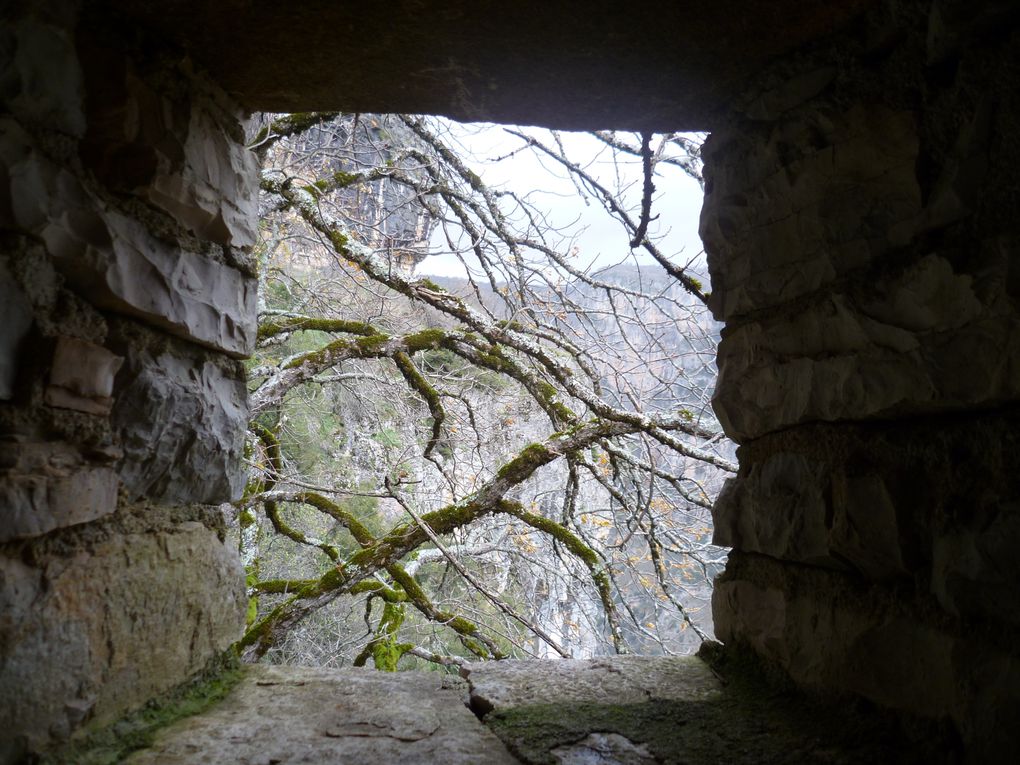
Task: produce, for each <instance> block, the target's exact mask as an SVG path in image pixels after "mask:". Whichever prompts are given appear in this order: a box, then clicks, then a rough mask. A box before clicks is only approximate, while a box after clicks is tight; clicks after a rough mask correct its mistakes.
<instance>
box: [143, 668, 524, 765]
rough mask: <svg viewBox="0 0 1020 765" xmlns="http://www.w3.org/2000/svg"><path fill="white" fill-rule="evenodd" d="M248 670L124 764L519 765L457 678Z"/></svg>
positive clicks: (368, 672)
mask: <svg viewBox="0 0 1020 765" xmlns="http://www.w3.org/2000/svg"><path fill="white" fill-rule="evenodd" d="M247 672H248V675H247V677H246V678H245V679H244V680H243V681H242V682H241V683H240V685H238V686H237V687H236V688H235V689H234V691H233V692H232V693H231V695H230V696H229V697H228V698H227V699H225V700H224V701H223V702H220V703H219V704H217V705H216V706H215V707H214V708H212V709H210V710H209V711H208V712H206V713H204V714H202V715H200V716H197V717H191V718H188V719H185V720H182V721H180V722H178V723H176V724H174V725H171V726H170V727H168V728H166V729H164V730H163V731H162V732H161V733H159V734H158V735H157V737H156V740H155V742H154V743H153V745H152V747H151V748H150V749H146V750H143V751H141V752H138V753H136V754H134V755H132V756H131V757H129V758H128V759H127V760H126V761H125V762H126V763H128V764H129V765H155V764H156V763H158V764H159V765H191V764H192V763H194V762H196V761H203V762H217V763H225V764H226V763H236V765H262V764H263V763H270V762H274V763H280V764H281V765H284V764H285V763H299V762H304V763H313V762H314V763H327V762H338V763H339V762H342V763H350V765H370V764H374V763H393V764H394V765H399V764H400V763H404V764H406V765H421V764H422V763H443V765H478V763H486V764H487V765H511V764H512V763H515V762H517V760H515V759H514V758H513V757H511V756H510V755H509V754H508V753H507V751H506V749H505V748H504V747H503V744H502V743H500V741H499V739H497V738H496V737H495V735H493V734H492V733H491V732H490V731H488V730H487V729H486V728H485V726H483V725H482V724H481V723H480V722H479V721H478V719H477V718H476V717H475V716H474V715H473V714H471V712H470V710H468V708H467V707H466V706H465V705H464V700H465V696H466V693H467V688H466V685H465V683H464V682H463V681H462V680H459V679H457V678H454V677H449V676H445V675H442V674H439V673H435V672H427V673H426V672H397V673H388V672H377V671H375V670H370V669H344V670H331V669H318V668H312V667H269V666H253V667H250V668H248V670H247ZM267 721H272V722H271V725H267ZM270 727H271V733H270Z"/></svg>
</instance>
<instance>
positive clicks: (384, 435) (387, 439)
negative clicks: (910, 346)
mask: <svg viewBox="0 0 1020 765" xmlns="http://www.w3.org/2000/svg"><path fill="white" fill-rule="evenodd" d="M372 439H373V440H374V441H378V442H379V443H380V444H382V445H383V446H385V447H386V448H388V449H399V448H400V444H401V441H400V434H399V433H397V431H395V430H394V429H393V428H383V429H382V430H380V431H379V432H378V433H376V434H374V435H373V436H372Z"/></svg>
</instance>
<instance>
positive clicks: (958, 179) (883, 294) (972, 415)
mask: <svg viewBox="0 0 1020 765" xmlns="http://www.w3.org/2000/svg"><path fill="white" fill-rule="evenodd" d="M1017 16H1018V14H1017V12H1016V9H1015V7H1014V6H1013V4H1011V3H984V4H981V8H980V10H977V9H976V8H975V6H973V4H966V3H962V2H957V1H956V0H936V1H935V2H930V1H929V2H905V3H889V4H883V5H882V6H881V7H880V8H878V9H876V10H875V11H874V12H873V13H871V14H870V15H869V16H868V17H867V18H866V19H865V20H863V21H862V22H861V24H860V25H859V27H857V28H855V29H854V30H852V31H850V32H848V33H847V34H845V35H844V36H843V37H841V38H840V39H839V40H837V41H836V42H835V43H833V44H827V45H824V46H822V45H819V46H817V47H816V48H815V49H813V50H805V51H803V52H802V53H800V54H798V55H797V56H796V57H792V58H788V59H786V60H784V61H781V62H778V63H776V64H775V65H774V66H772V67H771V68H769V69H767V70H765V71H764V72H762V73H761V74H760V76H759V77H758V78H757V79H756V81H755V82H754V83H753V86H752V87H750V88H749V89H748V91H747V93H746V95H745V96H744V97H743V98H742V99H740V100H739V101H738V102H737V103H736V104H735V105H734V108H733V110H732V112H731V114H730V117H729V118H728V121H727V124H725V125H724V126H723V127H721V128H719V129H717V130H715V131H714V132H713V134H712V136H711V138H710V139H709V141H708V143H707V144H706V146H705V151H704V157H705V175H706V182H707V183H706V200H705V207H704V211H703V213H702V221H701V232H702V237H703V239H704V241H705V246H706V249H707V252H708V255H709V267H710V269H711V272H712V281H713V288H714V292H713V296H712V307H713V310H714V312H715V315H716V317H717V318H719V319H721V320H723V321H725V322H726V329H725V331H724V333H723V340H722V343H721V346H720V348H719V370H720V377H719V382H718V388H717V392H716V397H715V408H716V411H717V413H718V415H719V418H720V420H721V422H722V423H723V425H724V427H725V429H726V431H727V433H729V434H730V435H731V436H732V437H733V438H735V439H736V440H737V441H738V442H739V443H740V444H741V447H740V453H739V457H740V465H741V468H740V473H739V475H738V477H737V478H735V479H733V480H731V481H730V482H729V483H728V485H727V486H726V488H725V490H724V492H723V495H722V496H721V497H720V499H719V502H718V503H717V506H716V508H715V526H716V528H715V541H716V542H717V543H718V544H722V545H727V546H732V547H733V552H732V554H731V556H730V562H729V565H728V567H727V570H726V572H725V574H724V575H723V576H722V577H721V578H720V579H719V580H718V581H717V584H716V590H715V595H714V601H713V612H714V618H715V625H716V631H717V634H718V635H719V637H720V639H721V640H722V641H724V642H725V643H727V644H729V645H731V646H741V647H743V648H745V649H750V650H752V651H754V652H755V653H757V654H758V655H759V656H761V657H763V658H765V659H766V660H767V661H768V662H770V663H773V664H775V665H778V666H780V667H782V668H783V669H784V670H785V671H786V672H787V673H788V674H789V675H790V676H791V677H792V678H793V679H794V680H795V681H797V682H798V683H799V684H801V685H803V686H806V687H809V688H813V689H816V690H819V691H824V692H826V693H833V692H835V693H837V694H842V693H847V694H855V695H859V696H863V697H865V698H867V699H868V700H870V701H872V702H874V703H875V704H877V705H879V706H881V707H888V708H891V709H895V710H898V711H901V712H906V713H908V714H909V715H916V716H918V717H921V718H925V719H929V720H936V721H939V722H941V723H945V727H947V728H950V729H952V730H954V731H955V732H956V734H958V735H959V736H961V737H962V739H963V741H964V742H965V743H966V744H967V745H968V746H969V747H970V748H971V750H972V751H973V752H975V753H977V754H978V757H979V759H980V757H981V754H980V753H981V752H985V753H986V754H988V755H989V756H991V753H994V752H997V751H1000V750H999V749H998V748H999V747H1001V746H1003V745H1004V744H1005V743H1006V742H1009V741H1011V740H1012V737H1013V736H1015V735H1016V733H1015V731H1016V730H1018V729H1020V727H1018V726H1020V648H1018V646H1020V618H1018V617H1020V608H1018V607H1020V596H1018V592H1020V588H1018V584H1020V556H1018V555H1017V554H1016V550H1017V549H1020V480H1018V478H1017V476H1018V475H1020V442H1018V435H1017V433H1018V426H1020V407H1018V406H1017V402H1018V400H1020V280H1018V278H1017V277H1018V270H1017V264H1018V263H1020V252H1018V250H1020V236H1018V231H1020V223H1018V218H1017V214H1016V213H1017V210H1018V209H1020V188H1018V186H1017V183H1016V180H1015V178H1016V171H1017V168H1018V167H1020V140H1018V139H1017V136H1018V135H1020V97H1018V91H1017V89H1016V83H1017V82H1020V34H1018V31H1017V29H1018V25H1017V20H1018V19H1017Z"/></svg>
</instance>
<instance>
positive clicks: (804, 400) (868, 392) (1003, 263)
mask: <svg viewBox="0 0 1020 765" xmlns="http://www.w3.org/2000/svg"><path fill="white" fill-rule="evenodd" d="M1010 251H1011V247H1010V246H1009V245H1008V244H1007V243H1005V242H1002V241H996V242H991V243H986V245H985V252H984V255H983V257H982V262H980V263H979V265H978V268H977V270H976V271H975V273H958V272H956V271H955V270H954V269H953V267H952V265H951V264H950V263H949V262H948V260H946V259H945V258H943V257H941V256H938V255H929V256H927V257H925V258H923V259H921V260H920V261H918V262H917V263H915V264H914V265H913V266H912V267H911V268H909V269H906V270H905V271H903V272H902V273H900V274H899V275H898V276H896V277H895V278H890V279H888V280H886V281H885V282H883V283H881V284H879V285H876V286H875V287H874V288H872V289H869V290H868V291H867V292H866V293H865V292H862V293H857V292H840V293H835V294H832V295H830V296H828V297H826V298H824V299H820V300H818V301H816V302H815V303H814V304H812V305H810V306H806V307H804V308H803V309H802V310H800V311H798V312H797V313H795V314H792V315H786V314H783V315H778V316H773V317H768V318H762V319H760V320H757V321H750V322H747V323H745V324H742V325H739V326H736V327H734V328H732V329H730V330H728V331H726V332H724V334H723V339H722V342H721V344H720V346H719V355H718V365H719V379H718V382H717V384H716V392H715V399H714V401H713V406H714V407H715V410H716V413H717V414H718V416H719V420H720V422H721V423H722V425H723V428H724V429H725V430H726V432H727V434H728V435H730V436H731V437H733V438H735V439H736V440H738V441H746V440H750V439H754V438H758V437H760V436H762V435H764V434H766V433H769V432H773V431H777V430H780V429H783V428H787V427H790V426H791V425H797V424H799V423H803V422H810V421H836V420H861V419H867V418H873V417H888V416H892V415H902V414H906V413H911V414H918V413H928V412H939V411H951V410H955V409H959V408H960V407H961V406H965V405H969V406H973V405H985V406H987V405H994V404H997V403H1000V402H1003V401H1008V400H1012V399H1015V398H1016V397H1018V396H1020V316H1018V315H1017V314H1016V312H1015V311H1014V310H1013V308H1012V304H1011V302H1010V299H1009V298H1008V295H1007V294H1006V289H1007V288H1006V285H1007V283H1008V276H1007V274H1008V272H1009V265H1008V264H1009V262H1010V257H1009V255H1008V253H1009V252H1010Z"/></svg>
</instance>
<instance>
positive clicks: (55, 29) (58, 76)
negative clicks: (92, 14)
mask: <svg viewBox="0 0 1020 765" xmlns="http://www.w3.org/2000/svg"><path fill="white" fill-rule="evenodd" d="M14 5H15V6H17V5H19V4H18V3H14ZM21 5H22V6H27V7H25V8H24V10H25V11H27V12H24V13H22V14H21V15H20V18H13V19H12V18H11V17H9V16H7V14H8V13H10V11H11V9H9V8H7V7H5V8H4V12H5V18H4V29H3V38H4V39H3V44H0V72H3V76H2V80H0V92H2V93H3V97H4V104H5V111H8V110H9V111H10V112H13V113H14V114H17V115H18V117H19V118H20V119H22V120H23V121H25V122H26V123H29V124H33V125H39V126H45V127H46V128H48V129H56V130H60V131H61V132H64V133H66V134H68V135H73V136H81V135H82V134H83V133H84V132H85V113H84V112H85V109H84V101H85V91H84V87H83V84H84V83H83V78H82V73H81V67H80V66H79V63H78V56H77V53H76V51H75V47H74V37H73V35H72V34H71V32H70V29H71V28H72V26H73V24H74V16H75V10H76V9H75V4H74V3H71V2H49V3H45V4H43V3H38V4H36V3H22V4H21ZM14 15H17V14H14Z"/></svg>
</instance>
